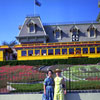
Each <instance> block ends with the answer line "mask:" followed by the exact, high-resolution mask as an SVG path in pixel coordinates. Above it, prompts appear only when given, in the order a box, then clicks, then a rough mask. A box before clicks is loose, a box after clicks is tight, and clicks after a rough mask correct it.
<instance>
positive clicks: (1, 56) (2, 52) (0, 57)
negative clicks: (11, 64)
mask: <svg viewBox="0 0 100 100" xmlns="http://www.w3.org/2000/svg"><path fill="white" fill-rule="evenodd" d="M8 48H9V47H8V46H6V45H4V46H0V61H4V60H5V59H6V50H7V49H8Z"/></svg>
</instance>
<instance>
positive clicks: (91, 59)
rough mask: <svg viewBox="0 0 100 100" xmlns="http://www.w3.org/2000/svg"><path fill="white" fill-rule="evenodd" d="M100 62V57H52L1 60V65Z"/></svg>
mask: <svg viewBox="0 0 100 100" xmlns="http://www.w3.org/2000/svg"><path fill="white" fill-rule="evenodd" d="M97 63H100V58H69V59H51V60H27V61H26V60H25V61H18V60H13V61H0V66H4V65H11V66H13V65H31V66H33V65H47V66H49V65H56V64H71V65H78V64H97Z"/></svg>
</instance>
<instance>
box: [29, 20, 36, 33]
mask: <svg viewBox="0 0 100 100" xmlns="http://www.w3.org/2000/svg"><path fill="white" fill-rule="evenodd" d="M35 25H36V24H35V23H34V22H33V21H32V20H30V21H29V22H28V23H27V27H28V31H29V33H35Z"/></svg>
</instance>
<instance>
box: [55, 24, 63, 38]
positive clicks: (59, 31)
mask: <svg viewBox="0 0 100 100" xmlns="http://www.w3.org/2000/svg"><path fill="white" fill-rule="evenodd" d="M61 32H62V31H61V29H60V27H58V26H57V27H56V29H55V30H54V37H55V38H56V39H61Z"/></svg>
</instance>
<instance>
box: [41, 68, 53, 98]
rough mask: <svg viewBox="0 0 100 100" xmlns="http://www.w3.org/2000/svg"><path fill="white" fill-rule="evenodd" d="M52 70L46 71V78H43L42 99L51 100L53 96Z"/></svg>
mask: <svg viewBox="0 0 100 100" xmlns="http://www.w3.org/2000/svg"><path fill="white" fill-rule="evenodd" d="M52 74H53V72H52V70H49V71H48V72H47V75H48V76H47V78H46V79H45V80H44V94H43V98H42V100H53V98H54V79H53V77H52Z"/></svg>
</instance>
